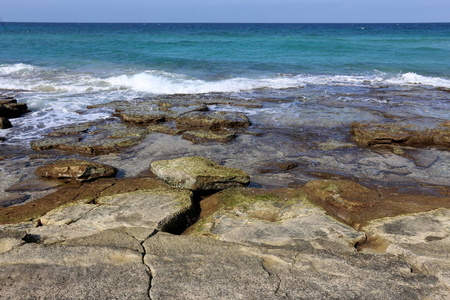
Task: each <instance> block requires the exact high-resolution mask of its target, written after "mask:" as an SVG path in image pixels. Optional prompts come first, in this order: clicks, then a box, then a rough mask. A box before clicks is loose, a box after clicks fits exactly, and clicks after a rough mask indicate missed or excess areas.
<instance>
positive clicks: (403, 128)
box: [351, 122, 450, 148]
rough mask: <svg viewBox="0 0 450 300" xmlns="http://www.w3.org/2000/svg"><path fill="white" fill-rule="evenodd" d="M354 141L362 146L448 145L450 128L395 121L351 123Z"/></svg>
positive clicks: (449, 145) (449, 142)
mask: <svg viewBox="0 0 450 300" xmlns="http://www.w3.org/2000/svg"><path fill="white" fill-rule="evenodd" d="M351 134H352V136H353V139H354V141H355V142H356V143H357V144H358V145H360V146H362V147H369V146H373V145H404V146H414V147H427V146H442V147H446V148H448V147H450V129H449V128H447V127H445V126H435V127H431V128H425V129H419V128H416V127H413V126H408V125H402V124H395V123H392V124H391V123H383V124H376V123H368V124H366V123H357V122H353V123H352V128H351Z"/></svg>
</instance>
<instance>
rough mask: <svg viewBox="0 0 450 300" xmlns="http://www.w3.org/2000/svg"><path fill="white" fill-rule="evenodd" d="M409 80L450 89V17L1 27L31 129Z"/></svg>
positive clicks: (2, 75) (10, 73) (0, 43)
mask: <svg viewBox="0 0 450 300" xmlns="http://www.w3.org/2000/svg"><path fill="white" fill-rule="evenodd" d="M412 85H414V86H419V87H420V86H422V87H424V88H427V87H444V88H450V23H438V24H51V23H1V24H0V89H22V90H26V91H27V92H25V93H22V94H21V95H19V97H21V98H20V99H22V100H23V101H26V102H27V103H28V105H29V106H30V107H31V109H32V110H33V112H32V113H31V114H30V115H29V116H27V122H28V123H30V122H32V123H36V124H40V125H39V127H38V128H35V130H34V131H32V132H33V133H36V132H37V133H39V132H41V130H40V128H44V129H43V130H45V129H47V128H49V127H52V126H58V125H61V124H66V123H70V122H79V121H80V120H89V119H95V118H100V117H106V116H107V114H102V113H101V112H92V113H91V114H84V115H80V114H77V113H76V112H77V110H79V109H83V108H85V107H86V106H87V105H89V104H93V103H102V102H106V101H112V100H129V99H133V98H135V97H145V96H151V95H158V94H179V93H183V94H198V93H209V92H222V93H235V94H236V93H245V97H252V93H253V92H254V93H255V94H253V96H260V97H261V96H262V97H265V96H267V95H273V94H274V93H278V94H279V93H281V92H280V91H284V90H286V89H293V91H294V92H292V93H293V94H292V95H298V93H299V89H301V90H302V91H303V92H305V93H308V92H311V91H319V92H320V93H325V94H326V93H329V94H335V93H338V92H339V93H341V94H342V93H344V94H345V93H358V91H359V90H358V89H370V88H374V87H377V86H397V87H398V86H412ZM342 88H344V90H342ZM262 91H263V92H262ZM319 92H318V93H319ZM264 93H266V94H264ZM286 93H287V92H286V91H284V92H282V94H283V96H286V97H290V96H292V95H289V94H286ZM20 99H19V100H20ZM358 101H359V100H358ZM15 122H16V127H18V128H20V127H21V126H22V125H23V124H24V123H20V121H15Z"/></svg>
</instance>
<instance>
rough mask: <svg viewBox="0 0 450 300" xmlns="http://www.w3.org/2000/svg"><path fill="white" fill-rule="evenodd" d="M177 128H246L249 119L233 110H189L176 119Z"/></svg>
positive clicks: (248, 124)
mask: <svg viewBox="0 0 450 300" xmlns="http://www.w3.org/2000/svg"><path fill="white" fill-rule="evenodd" d="M176 123H177V127H179V128H203V129H209V130H223V129H226V128H247V127H248V126H250V121H249V119H248V118H247V116H245V115H243V114H240V113H234V112H223V111H219V112H214V113H208V112H190V113H186V114H183V115H182V116H180V117H178V118H177V119H176Z"/></svg>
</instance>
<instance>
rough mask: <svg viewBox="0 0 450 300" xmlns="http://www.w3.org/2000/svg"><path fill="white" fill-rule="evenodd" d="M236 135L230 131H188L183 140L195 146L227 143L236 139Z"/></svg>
mask: <svg viewBox="0 0 450 300" xmlns="http://www.w3.org/2000/svg"><path fill="white" fill-rule="evenodd" d="M235 137H236V134H235V132H233V131H230V130H223V131H204V130H197V131H186V132H184V133H183V139H185V140H188V141H191V142H193V143H194V144H200V143H207V142H221V143H227V142H231V141H233V140H234V139H235Z"/></svg>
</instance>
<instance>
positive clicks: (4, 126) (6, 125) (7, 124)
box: [0, 117, 12, 129]
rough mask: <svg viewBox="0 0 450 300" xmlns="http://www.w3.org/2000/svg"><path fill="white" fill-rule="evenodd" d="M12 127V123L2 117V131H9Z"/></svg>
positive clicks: (0, 123)
mask: <svg viewBox="0 0 450 300" xmlns="http://www.w3.org/2000/svg"><path fill="white" fill-rule="evenodd" d="M11 127H12V125H11V122H10V121H9V120H8V119H7V118H4V117H0V129H8V128H11Z"/></svg>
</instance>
